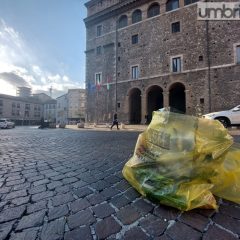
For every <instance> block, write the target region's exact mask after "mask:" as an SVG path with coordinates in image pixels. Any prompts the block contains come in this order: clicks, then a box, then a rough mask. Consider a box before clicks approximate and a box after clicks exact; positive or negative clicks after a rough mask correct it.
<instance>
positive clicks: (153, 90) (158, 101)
mask: <svg viewBox="0 0 240 240" xmlns="http://www.w3.org/2000/svg"><path fill="white" fill-rule="evenodd" d="M160 108H163V90H162V88H161V87H159V86H156V85H155V86H152V87H150V88H149V89H148V91H147V115H148V122H150V121H151V119H152V113H153V111H156V110H158V109H160Z"/></svg>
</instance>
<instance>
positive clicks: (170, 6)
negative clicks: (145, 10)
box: [166, 0, 179, 12]
mask: <svg viewBox="0 0 240 240" xmlns="http://www.w3.org/2000/svg"><path fill="white" fill-rule="evenodd" d="M177 8H179V0H168V1H167V6H166V11H167V12H168V11H172V10H174V9H177Z"/></svg>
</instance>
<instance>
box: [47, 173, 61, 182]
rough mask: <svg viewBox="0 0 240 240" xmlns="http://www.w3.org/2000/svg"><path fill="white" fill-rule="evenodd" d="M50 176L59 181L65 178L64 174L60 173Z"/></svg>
mask: <svg viewBox="0 0 240 240" xmlns="http://www.w3.org/2000/svg"><path fill="white" fill-rule="evenodd" d="M50 178H51V179H52V180H54V181H59V180H62V179H63V178H64V175H63V174H59V175H56V176H53V177H50Z"/></svg>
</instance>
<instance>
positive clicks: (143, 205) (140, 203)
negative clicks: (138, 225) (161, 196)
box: [132, 199, 153, 216]
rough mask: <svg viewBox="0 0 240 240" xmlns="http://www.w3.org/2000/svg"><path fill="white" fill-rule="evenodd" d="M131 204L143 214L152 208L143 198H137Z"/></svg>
mask: <svg viewBox="0 0 240 240" xmlns="http://www.w3.org/2000/svg"><path fill="white" fill-rule="evenodd" d="M132 206H134V207H135V208H136V209H137V210H138V212H139V213H140V214H141V215H143V216H144V215H146V214H147V213H149V212H151V211H152V210H153V205H152V204H151V203H148V202H146V201H145V200H143V199H138V200H137V201H135V202H134V203H133V204H132Z"/></svg>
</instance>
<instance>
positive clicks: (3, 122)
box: [0, 118, 15, 129]
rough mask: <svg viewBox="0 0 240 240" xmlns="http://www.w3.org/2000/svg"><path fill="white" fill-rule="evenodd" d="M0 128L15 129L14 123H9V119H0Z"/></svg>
mask: <svg viewBox="0 0 240 240" xmlns="http://www.w3.org/2000/svg"><path fill="white" fill-rule="evenodd" d="M0 128H5V129H6V128H15V123H14V122H11V121H10V120H9V119H6V118H1V119H0Z"/></svg>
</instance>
